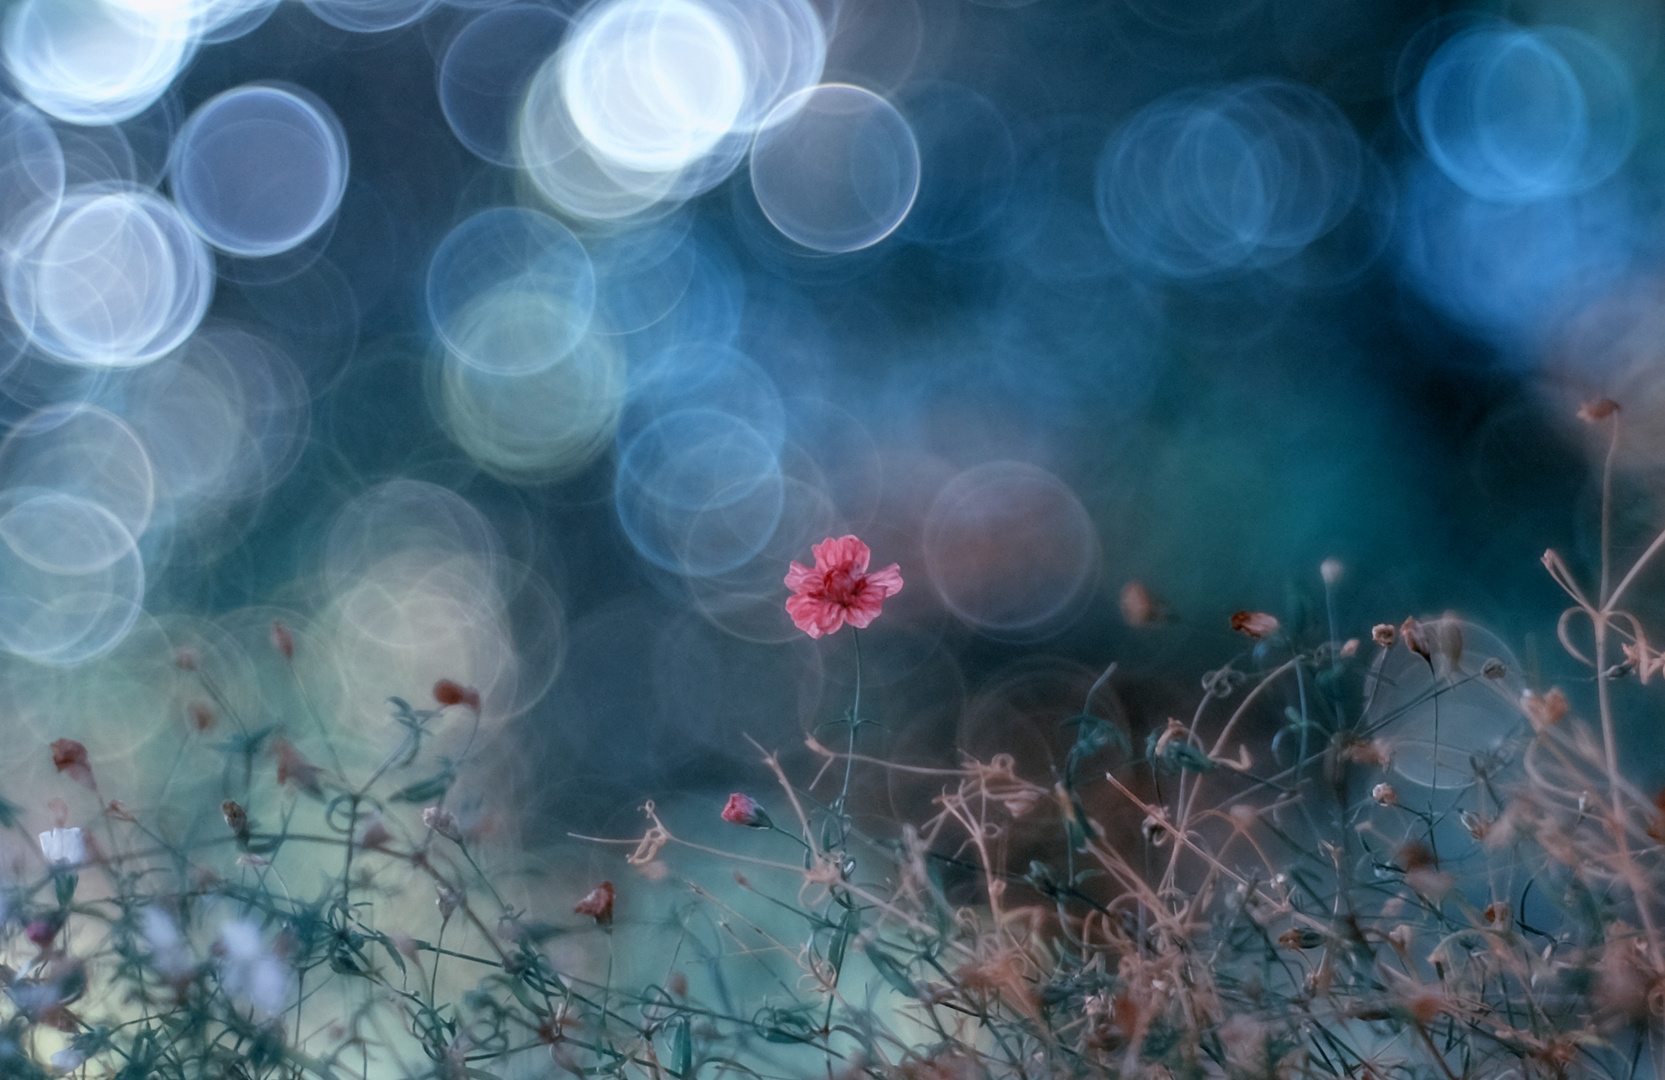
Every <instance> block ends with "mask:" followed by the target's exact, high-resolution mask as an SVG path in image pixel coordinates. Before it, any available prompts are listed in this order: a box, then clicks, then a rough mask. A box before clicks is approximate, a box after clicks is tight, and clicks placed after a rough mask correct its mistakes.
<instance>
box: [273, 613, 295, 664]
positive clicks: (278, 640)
mask: <svg viewBox="0 0 1665 1080" xmlns="http://www.w3.org/2000/svg"><path fill="white" fill-rule="evenodd" d="M272 648H274V649H276V650H277V651H278V652H279V653H280V654H282V656H283V658H284V659H285V660H293V659H295V636H294V635H293V634H291V633H290V632H289V628H288V627H287V626H285V625H283V623H281V622H279V621H278V620H277V619H273V620H272Z"/></svg>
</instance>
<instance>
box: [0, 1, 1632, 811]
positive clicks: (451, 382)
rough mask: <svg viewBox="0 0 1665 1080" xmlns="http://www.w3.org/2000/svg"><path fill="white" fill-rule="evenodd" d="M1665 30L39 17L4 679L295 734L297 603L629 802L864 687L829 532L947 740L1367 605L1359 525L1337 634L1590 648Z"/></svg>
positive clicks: (592, 8)
mask: <svg viewBox="0 0 1665 1080" xmlns="http://www.w3.org/2000/svg"><path fill="white" fill-rule="evenodd" d="M1662 19H1665V14H1662V10H1661V9H1660V8H1658V7H1657V6H1656V5H1652V4H1642V3H1630V4H1607V5H1588V4H1576V3H1572V2H1570V0H1568V2H1560V3H1557V2H1543V3H1517V4H1497V5H1490V6H1485V7H1482V6H1478V5H1476V6H1473V7H1469V8H1456V7H1452V6H1449V5H1434V4H1419V3H1384V2H1357V0H1349V2H1337V0H1322V2H1316V0H1248V2H1243V3H1233V4H1217V3H1207V2H1195V0H1095V2H1090V3H1088V2H1074V0H1027V2H1026V0H976V2H974V0H600V2H598V3H593V4H590V5H587V6H578V5H575V4H568V3H540V2H526V0H519V2H513V3H500V2H493V0H443V2H441V0H307V2H305V3H300V2H294V0H284V2H282V3H273V2H272V0H14V2H12V3H11V4H10V5H9V6H8V8H7V9H6V12H5V19H4V31H3V34H4V39H3V43H0V44H3V57H0V58H3V61H4V71H5V94H6V96H5V97H4V99H0V256H3V259H4V282H3V285H4V300H5V304H4V305H3V306H0V432H3V433H4V441H3V442H0V541H3V543H0V649H3V650H4V656H5V660H4V667H5V670H4V672H0V688H3V689H0V697H3V698H4V700H3V701H0V708H3V710H4V714H5V715H6V716H7V718H8V722H9V723H13V724H16V725H19V726H20V727H22V728H28V729H30V730H36V731H38V732H40V733H41V734H44V735H46V736H47V737H48V738H50V737H56V736H59V735H63V734H74V733H76V732H81V733H83V734H85V735H86V737H85V741H86V742H87V743H88V745H89V747H91V748H92V749H93V751H94V755H95V759H97V758H98V756H99V755H100V754H104V755H107V756H108V755H113V754H116V753H117V752H118V751H119V752H120V753H121V754H123V755H126V756H127V757H128V758H129V759H130V760H132V761H135V762H137V761H142V760H143V754H140V753H138V751H139V749H140V748H142V747H143V746H145V745H147V744H148V742H149V741H150V740H152V739H154V738H158V737H159V733H167V738H169V739H174V738H176V737H177V731H176V730H175V729H176V728H178V726H179V725H182V724H183V723H185V720H184V716H185V710H186V706H187V705H188V703H189V702H188V698H189V693H188V692H187V691H185V690H181V689H180V688H179V687H178V685H176V683H177V680H175V679H174V675H173V668H172V667H171V666H170V665H169V663H168V658H169V657H170V656H175V655H177V650H179V649H182V648H184V649H189V650H192V655H193V656H194V657H197V658H199V659H200V663H201V665H202V668H203V670H205V671H208V672H210V673H211V674H212V675H213V677H214V678H216V679H218V680H220V683H221V685H222V686H224V687H226V688H227V689H226V693H227V695H228V697H231V698H235V699H237V700H239V701H242V702H243V703H244V705H243V707H245V708H247V709H248V710H249V711H250V713H251V714H259V713H262V712H271V713H272V714H273V715H274V716H279V715H280V714H281V711H282V709H283V708H285V707H286V705H285V703H286V702H288V701H289V700H290V699H289V698H288V697H286V696H285V694H284V693H280V692H278V691H275V690H272V689H270V683H271V680H272V675H271V673H270V671H269V670H268V669H269V668H270V667H271V664H272V660H273V658H272V655H271V652H272V650H271V646H270V644H269V642H268V640H267V637H268V632H269V627H270V624H271V622H272V621H273V620H274V619H275V620H279V621H281V622H283V624H284V625H285V626H287V627H290V628H292V629H293V632H294V636H295V639H296V658H295V663H296V665H297V666H298V669H299V670H300V673H301V675H302V678H301V686H302V687H303V688H304V689H305V690H306V691H307V693H308V694H309V695H310V696H311V697H312V699H313V700H314V703H315V704H316V705H317V706H318V707H319V708H320V709H321V711H323V712H324V713H325V714H327V715H328V716H329V718H330V723H331V724H332V725H334V726H336V728H337V731H338V733H339V736H338V737H340V738H342V739H344V740H346V741H347V742H349V743H350V742H351V741H352V740H353V739H358V740H360V741H362V743H363V744H364V746H365V748H366V749H365V750H364V753H365V755H367V756H368V757H371V758H377V757H379V754H380V752H382V750H383V749H385V747H384V743H385V741H386V739H387V732H386V731H385V730H384V729H383V727H382V725H385V724H386V723H387V721H386V708H385V705H384V704H383V703H384V700H385V698H386V697H387V696H388V695H390V694H398V695H401V696H404V697H407V698H409V699H411V700H413V701H419V702H424V703H425V702H428V701H429V700H430V699H429V697H428V694H429V689H428V688H429V687H431V686H432V684H433V683H434V681H435V680H437V679H440V678H451V679H456V680H458V681H459V682H462V683H464V684H467V685H470V686H474V687H476V688H478V689H479V691H480V693H481V694H482V696H483V700H484V723H485V726H486V728H487V730H488V733H489V734H490V736H491V737H492V739H493V745H494V746H496V747H497V748H499V752H500V753H501V762H502V763H501V765H500V768H501V770H502V772H501V774H500V778H499V779H500V783H501V788H500V792H499V793H500V794H501V793H503V792H509V791H512V792H514V798H515V799H516V800H517V802H518V805H519V806H520V807H521V808H522V809H528V810H539V811H546V812H549V813H551V814H556V815H558V816H559V818H560V820H561V821H563V822H564V823H566V824H568V825H570V826H572V827H590V826H592V825H594V824H595V823H597V822H599V821H602V820H604V819H606V818H608V817H610V816H611V815H613V814H614V813H615V812H617V811H619V810H620V809H621V808H623V809H628V808H629V805H630V800H631V799H632V798H634V797H636V796H638V795H641V794H646V793H652V792H664V791H667V790H669V789H673V788H677V787H681V786H687V785H696V784H706V783H717V782H718V781H719V779H720V778H722V777H725V776H728V775H731V774H733V773H734V771H735V770H737V769H741V765H740V763H743V762H746V761H748V760H750V759H752V758H753V757H754V751H752V750H751V748H750V747H749V746H748V745H747V744H746V743H745V742H744V740H743V738H742V736H744V735H748V734H749V735H751V736H753V737H755V738H756V739H758V740H759V742H760V743H762V744H763V745H765V746H789V745H793V744H796V743H797V742H798V741H799V740H800V734H801V732H802V731H804V730H806V729H809V728H813V727H814V726H815V725H817V724H819V723H821V722H824V721H826V720H828V719H830V718H833V717H836V716H837V715H838V714H839V713H840V712H841V711H842V710H843V709H844V707H845V705H846V703H847V698H848V693H849V682H850V673H849V665H850V662H851V659H852V658H851V656H850V641H849V635H848V633H843V634H840V635H837V636H835V637H832V638H828V639H825V640H823V641H822V642H819V643H812V642H810V641H808V640H807V639H806V638H804V637H803V635H801V634H800V633H799V632H798V631H796V630H795V629H794V628H793V626H792V624H791V622H790V620H788V619H787V617H786V615H785V612H784V610H783V608H782V603H783V602H784V600H785V598H786V595H787V593H786V590H785V588H784V586H783V585H782V583H781V579H782V577H783V576H784V574H785V572H786V568H787V563H788V562H789V561H790V560H792V559H798V560H800V561H807V560H808V559H809V558H810V555H809V548H810V545H811V544H813V543H815V542H817V541H819V540H820V539H822V538H823V537H825V536H828V535H839V534H842V533H845V532H854V533H857V534H858V535H860V536H861V537H863V539H865V540H866V541H867V542H868V543H869V544H870V545H871V546H872V548H873V551H874V559H875V562H876V564H877V565H886V564H889V563H891V562H897V563H899V564H900V565H901V569H902V574H903V577H904V579H905V580H906V583H907V584H906V587H905V588H904V590H903V591H902V593H901V594H900V595H898V596H897V597H896V598H894V599H893V600H891V601H890V602H889V604H888V605H887V608H886V611H885V613H884V615H883V616H882V617H881V618H880V620H879V621H878V622H876V623H875V624H874V626H873V627H872V628H871V629H870V630H869V631H866V632H865V635H866V636H865V638H864V649H866V651H867V656H868V658H869V671H868V677H869V680H870V681H869V686H870V687H871V688H872V693H873V694H874V697H873V698H871V699H870V702H871V703H872V704H871V708H872V709H873V710H874V712H875V714H876V716H877V718H878V719H880V720H881V721H882V722H883V723H885V724H886V726H887V729H888V731H889V736H888V737H889V739H890V740H891V742H890V743H889V744H888V749H889V751H890V752H893V753H898V754H902V755H904V756H908V755H917V756H919V757H921V758H928V757H932V756H937V757H940V756H943V755H946V754H949V753H951V752H952V750H953V749H955V748H956V747H960V748H964V749H968V750H971V751H973V752H985V753H986V752H990V751H992V749H997V748H1000V747H1001V746H1002V745H1011V746H1014V747H1015V746H1017V745H1021V744H1022V742H1023V740H1024V739H1025V738H1027V737H1028V735H1027V734H1026V725H1030V724H1033V725H1040V724H1042V723H1043V722H1044V723H1047V724H1050V723H1053V722H1054V719H1055V718H1053V717H1051V714H1050V712H1048V710H1049V709H1051V708H1052V706H1051V705H1046V706H1044V707H1043V706H1042V705H1039V704H1035V695H1034V694H1033V693H1032V692H1031V690H1032V688H1033V686H1034V685H1037V684H1038V683H1046V684H1047V685H1050V686H1053V687H1062V688H1066V689H1067V690H1068V694H1069V695H1075V694H1078V693H1079V692H1080V690H1081V689H1082V688H1083V687H1084V686H1085V684H1086V683H1090V682H1091V679H1092V675H1093V674H1094V673H1095V672H1096V671H1097V670H1098V669H1099V668H1100V667H1101V666H1102V665H1103V664H1104V663H1106V662H1108V661H1110V660H1112V659H1114V660H1117V661H1119V663H1120V664H1121V671H1122V678H1123V679H1125V680H1128V681H1129V685H1131V686H1134V687H1139V686H1144V687H1146V688H1147V691H1148V693H1149V694H1150V695H1151V697H1152V699H1153V700H1163V699H1164V696H1165V695H1167V696H1180V697H1183V696H1184V693H1189V692H1190V691H1189V690H1186V689H1185V688H1187V687H1190V686H1193V685H1194V680H1195V678H1196V677H1197V676H1198V675H1199V674H1200V672H1201V671H1202V670H1203V669H1204V668H1206V667H1212V666H1216V665H1217V664H1218V663H1219V662H1220V660H1221V658H1222V657H1224V656H1226V655H1229V654H1230V653H1231V652H1232V651H1234V650H1237V649H1238V648H1239V646H1240V644H1241V639H1238V638H1234V637H1233V635H1231V633H1230V631H1229V629H1228V628H1227V621H1228V617H1229V615H1230V613H1231V612H1233V611H1235V610H1238V609H1242V608H1248V609H1254V610H1264V611H1268V612H1272V613H1274V614H1276V615H1278V616H1279V617H1280V618H1281V619H1282V620H1283V621H1284V624H1285V626H1286V627H1287V628H1289V629H1290V630H1291V631H1292V632H1296V633H1305V634H1308V635H1311V636H1312V637H1313V638H1314V639H1316V638H1321V637H1323V636H1324V635H1326V634H1327V633H1328V632H1329V630H1328V625H1327V619H1328V615H1327V608H1326V598H1325V593H1324V587H1323V584H1322V582H1321V581H1320V576H1319V565H1320V563H1321V561H1323V560H1324V559H1326V558H1335V559H1338V560H1340V563H1341V565H1342V567H1343V573H1342V575H1341V577H1340V579H1339V580H1338V582H1337V583H1336V586H1335V590H1334V598H1333V604H1334V611H1335V617H1336V619H1337V623H1338V629H1339V632H1340V634H1341V635H1342V636H1344V637H1345V636H1359V635H1364V636H1366V637H1368V632H1369V627H1370V625H1371V624H1372V623H1374V622H1377V621H1391V622H1394V623H1397V622H1398V621H1399V620H1400V619H1402V618H1403V617H1404V616H1406V615H1408V614H1429V613H1435V612H1439V611H1443V610H1447V609H1450V610H1455V611H1457V612H1459V613H1461V614H1462V615H1463V617H1465V618H1467V619H1470V620H1473V621H1475V622H1478V623H1481V624H1484V625H1487V626H1489V627H1491V628H1492V629H1493V630H1494V631H1495V632H1496V633H1497V634H1498V635H1499V636H1500V637H1501V638H1502V639H1503V640H1505V641H1507V642H1509V643H1510V645H1511V646H1512V647H1513V648H1514V649H1515V652H1516V654H1517V655H1518V656H1520V657H1521V660H1522V663H1523V665H1524V666H1525V667H1526V669H1527V670H1526V676H1527V679H1528V681H1529V682H1536V681H1538V680H1539V678H1540V677H1542V678H1545V679H1547V678H1550V677H1553V676H1554V675H1555V674H1556V672H1558V671H1560V670H1561V669H1562V668H1563V667H1564V666H1565V665H1564V661H1562V660H1561V659H1560V658H1559V656H1558V651H1557V648H1556V646H1555V642H1554V637H1553V625H1554V618H1555V616H1556V615H1557V614H1558V612H1559V610H1560V608H1561V606H1562V605H1561V603H1560V601H1559V599H1558V595H1557V593H1556V591H1555V589H1554V587H1553V586H1552V585H1551V583H1550V582H1549V581H1548V579H1547V577H1546V576H1545V575H1544V574H1543V572H1542V569H1541V567H1540V566H1539V563H1538V557H1539V556H1540V555H1541V553H1542V552H1543V550H1544V549H1545V548H1546V547H1552V546H1553V547H1556V548H1557V549H1559V550H1562V551H1563V552H1564V553H1566V554H1567V556H1568V558H1569V561H1571V562H1572V563H1573V564H1574V565H1575V566H1577V567H1578V568H1579V569H1580V570H1582V571H1584V572H1586V573H1588V572H1592V569H1593V566H1594V560H1595V557H1596V550H1595V549H1596V542H1595V531H1594V521H1595V509H1596V494H1597V490H1598V489H1597V484H1596V480H1595V477H1596V475H1597V473H1596V468H1597V466H1598V465H1599V462H1600V459H1601V455H1602V454H1603V453H1605V451H1606V443H1605V432H1604V430H1602V431H1598V430H1593V429H1590V428H1588V427H1586V426H1585V425H1583V424H1580V423H1579V422H1578V421H1577V420H1576V419H1575V418H1574V413H1575V411H1576V409H1577V407H1578V404H1579V403H1580V402H1582V401H1584V400H1586V399H1589V398H1593V397H1599V396H1610V397H1613V398H1615V399H1617V400H1619V401H1620V402H1621V404H1622V406H1623V410H1624V411H1623V413H1622V416H1623V422H1624V424H1625V431H1626V433H1627V435H1626V442H1625V444H1624V446H1623V447H1622V449H1621V451H1620V454H1619V464H1620V466H1621V472H1620V480H1619V492H1620V495H1621V497H1622V498H1621V510H1620V512H1619V515H1618V518H1617V521H1618V528H1617V533H1616V535H1617V537H1618V548H1619V550H1620V552H1621V553H1623V552H1626V551H1634V550H1635V549H1636V548H1637V546H1638V544H1639V543H1644V542H1645V541H1646V539H1647V530H1648V529H1649V528H1650V526H1655V525H1656V521H1655V516H1654V512H1653V509H1652V507H1653V502H1652V499H1651V491H1652V490H1653V487H1652V484H1651V479H1650V478H1651V477H1653V476H1656V475H1657V474H1658V472H1659V470H1660V467H1661V466H1662V465H1665V382H1662V380H1661V377H1660V371H1661V368H1660V358H1659V356H1660V347H1659V342H1660V341H1661V340H1665V337H1662V335H1661V334H1660V333H1659V331H1660V330H1661V329H1662V328H1665V307H1662V302H1665V288H1662V284H1661V279H1660V243H1659V238H1660V226H1661V207H1660V199H1659V196H1658V193H1659V191H1660V190H1661V188H1660V185H1661V176H1660V173H1661V168H1662V166H1665V132H1662V130H1661V121H1662V120H1665V111H1662V110H1661V109H1660V108H1658V106H1657V104H1656V103H1657V102H1658V101H1659V100H1661V98H1660V79H1661V73H1662V71H1661V54H1660V49H1661V44H1662V40H1661V34H1662V29H1665V27H1662ZM1130 583H1137V584H1138V585H1139V586H1141V587H1142V589H1143V590H1144V594H1145V595H1146V596H1148V597H1149V599H1150V601H1151V603H1152V605H1154V606H1153V609H1152V610H1150V611H1148V612H1146V611H1141V610H1140V609H1139V605H1138V604H1135V605H1133V610H1131V611H1128V610H1124V607H1125V606H1126V605H1124V603H1123V599H1124V589H1126V587H1127V586H1129V584H1130ZM1649 598H1654V599H1656V598H1657V592H1655V593H1651V594H1650V593H1649V592H1648V591H1647V590H1643V591H1642V592H1639V593H1637V594H1636V602H1637V604H1638V605H1641V606H1645V602H1646V600H1647V599H1649ZM1147 616H1148V617H1147ZM1026 688H1028V689H1026ZM1182 691H1183V692H1182ZM991 695H992V696H991ZM1065 696H1067V695H1065ZM991 700H994V701H999V702H1005V703H1007V705H1009V706H1010V707H1009V708H1006V707H1004V706H1002V707H1001V708H994V707H992V706H990V705H989V702H990V701H991ZM1026 702H1027V703H1029V704H1025V703H1026ZM1059 707H1060V708H1066V706H1059ZM1073 707H1074V706H1068V707H1067V708H1073ZM1054 711H1055V710H1054ZM78 717H79V718H81V719H77V718H78ZM280 718H281V716H280ZM77 725H81V726H77ZM170 725H172V727H170ZM115 727H119V728H120V731H119V733H117V732H115V731H114V730H113V728H115ZM69 729H73V730H69ZM309 732H310V729H309V728H306V727H299V728H297V729H296V731H295V738H296V741H297V742H298V743H300V744H302V745H303V746H304V745H305V744H306V740H307V738H308V736H309ZM1037 738H1041V741H1043V742H1044V741H1045V739H1044V738H1043V737H1041V736H1037ZM169 745H171V743H170V744H169ZM311 752H312V754H313V756H314V758H315V759H322V758H323V757H324V756H325V755H324V752H323V750H322V749H320V748H318V747H313V749H312V751H311ZM135 755H136V756H135ZM134 767H135V768H137V767H138V766H134ZM742 771H743V770H742ZM1656 779H1657V778H1656Z"/></svg>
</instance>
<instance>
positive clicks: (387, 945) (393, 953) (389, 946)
mask: <svg viewBox="0 0 1665 1080" xmlns="http://www.w3.org/2000/svg"><path fill="white" fill-rule="evenodd" d="M376 940H377V941H379V942H381V943H382V948H384V949H386V950H387V955H388V956H390V957H392V958H393V962H394V964H396V965H398V968H399V974H401V975H403V974H405V958H404V956H403V955H402V954H401V953H400V952H399V950H398V949H395V948H394V947H393V939H392V938H389V937H388V936H387V935H386V934H377V935H376Z"/></svg>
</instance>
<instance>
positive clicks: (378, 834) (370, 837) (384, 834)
mask: <svg viewBox="0 0 1665 1080" xmlns="http://www.w3.org/2000/svg"><path fill="white" fill-rule="evenodd" d="M392 842H393V834H392V833H391V832H389V831H388V828H387V823H386V822H385V821H383V820H382V816H381V815H380V814H371V815H370V816H369V817H368V818H366V819H365V822H364V829H363V831H361V832H360V833H359V835H358V846H359V847H361V848H384V849H385V848H386V847H387V845H388V844H390V843H392Z"/></svg>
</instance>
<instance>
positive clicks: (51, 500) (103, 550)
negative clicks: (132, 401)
mask: <svg viewBox="0 0 1665 1080" xmlns="http://www.w3.org/2000/svg"><path fill="white" fill-rule="evenodd" d="M144 588H145V574H144V564H143V562H142V561H141V560H140V558H139V553H138V551H137V549H136V548H135V547H134V544H133V537H132V536H131V535H130V534H129V533H128V532H127V530H126V529H125V528H123V527H122V524H121V522H120V521H118V520H117V519H116V517H115V515H113V514H111V513H110V512H109V511H108V510H106V509H104V508H103V507H102V506H99V505H98V504H97V503H94V502H90V501H88V500H86V499H82V498H78V497H76V496H74V495H64V494H60V493H45V494H36V495H33V496H31V497H28V498H24V499H22V500H20V501H16V500H13V499H10V498H8V499H4V500H0V648H4V649H5V650H6V651H8V652H12V653H15V654H17V655H19V656H24V657H27V658H29V659H31V660H35V661H38V662H41V663H47V664H59V665H71V664H78V663H81V662H83V661H85V660H88V659H91V658H92V657H94V656H97V655H99V654H100V653H103V652H107V651H108V650H110V649H111V648H114V647H115V646H116V645H117V644H118V643H119V642H120V641H121V639H122V638H123V637H124V636H125V635H126V633H127V631H128V630H129V629H130V628H131V627H132V626H133V623H134V621H135V620H136V619H137V618H138V616H139V612H140V610H141V608H142V605H143V602H144Z"/></svg>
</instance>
